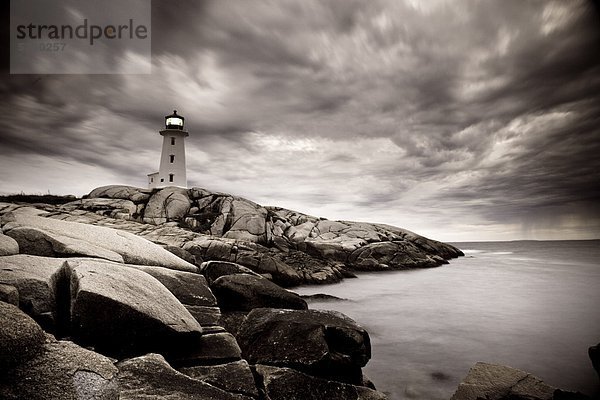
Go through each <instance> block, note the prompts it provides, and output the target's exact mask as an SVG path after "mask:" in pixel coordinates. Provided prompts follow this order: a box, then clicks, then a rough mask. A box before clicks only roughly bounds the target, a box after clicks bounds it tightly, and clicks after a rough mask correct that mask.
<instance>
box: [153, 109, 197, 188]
mask: <svg viewBox="0 0 600 400" xmlns="http://www.w3.org/2000/svg"><path fill="white" fill-rule="evenodd" d="M184 121H185V118H183V117H182V116H181V115H178V114H177V110H173V114H171V115H167V116H166V117H165V129H163V130H162V131H160V132H159V133H160V135H161V136H162V137H163V145H162V152H161V155H160V166H159V167H158V172H154V173H152V174H148V188H149V189H154V188H161V187H165V186H179V187H183V188H187V177H186V170H185V138H186V137H188V136H189V135H190V134H189V133H188V132H187V131H186V130H185V129H184V126H183V124H184Z"/></svg>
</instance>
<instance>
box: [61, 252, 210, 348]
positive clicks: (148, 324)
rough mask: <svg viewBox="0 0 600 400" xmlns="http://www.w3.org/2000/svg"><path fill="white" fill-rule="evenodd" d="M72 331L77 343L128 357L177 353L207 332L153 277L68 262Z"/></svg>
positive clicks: (100, 263) (103, 263) (115, 266)
mask: <svg viewBox="0 0 600 400" xmlns="http://www.w3.org/2000/svg"><path fill="white" fill-rule="evenodd" d="M69 266H70V267H71V271H70V274H71V278H70V282H71V284H70V286H71V331H72V334H73V337H74V338H76V340H77V341H78V343H82V344H85V345H90V346H94V347H95V348H96V349H97V350H98V351H100V352H101V353H104V354H109V355H111V356H117V357H123V356H132V355H139V354H144V353H145V352H150V351H156V352H160V353H162V354H178V353H180V352H182V351H185V350H186V347H187V346H194V344H195V343H197V341H198V340H199V338H200V336H201V333H202V328H201V327H200V325H199V324H198V322H197V321H196V320H195V319H194V317H193V316H192V315H191V314H190V313H189V312H188V311H187V310H186V309H185V307H184V306H183V305H182V304H181V303H180V302H179V301H178V300H177V298H176V297H175V296H174V295H173V294H172V293H171V292H169V290H167V288H165V287H164V286H163V285H162V284H161V283H160V282H159V281H158V280H157V279H155V278H154V277H152V276H151V275H149V274H147V273H145V272H142V271H139V270H137V269H134V268H127V267H123V266H121V265H120V264H116V263H110V262H106V261H101V260H91V259H90V260H77V261H69Z"/></svg>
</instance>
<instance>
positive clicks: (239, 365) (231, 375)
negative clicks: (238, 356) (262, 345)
mask: <svg viewBox="0 0 600 400" xmlns="http://www.w3.org/2000/svg"><path fill="white" fill-rule="evenodd" d="M179 371H180V372H182V373H184V374H185V375H187V376H189V377H190V378H194V379H197V380H199V381H202V382H206V383H208V384H210V385H213V386H216V387H218V388H220V389H223V390H225V391H227V392H232V393H240V394H243V395H245V396H250V397H253V398H256V397H258V390H257V389H256V384H255V383H254V377H253V375H252V371H251V370H250V366H249V365H248V362H246V360H239V361H234V362H230V363H227V364H217V365H198V366H194V367H188V368H181V369H180V370H179Z"/></svg>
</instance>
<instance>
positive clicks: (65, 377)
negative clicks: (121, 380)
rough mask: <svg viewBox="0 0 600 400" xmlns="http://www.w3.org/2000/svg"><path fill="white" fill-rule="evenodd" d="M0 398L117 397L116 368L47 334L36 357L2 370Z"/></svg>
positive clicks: (113, 399) (104, 399)
mask: <svg viewBox="0 0 600 400" xmlns="http://www.w3.org/2000/svg"><path fill="white" fill-rule="evenodd" d="M0 398H2V399H6V400H19V399H29V400H46V399H61V400H81V399H97V400H117V399H119V390H118V385H117V368H116V367H115V366H114V365H113V362H112V361H111V360H110V359H109V358H106V357H104V356H102V355H100V354H97V353H94V352H93V351H89V350H86V349H84V348H82V347H79V346H77V345H76V344H74V343H72V342H67V341H57V340H55V339H54V338H53V337H51V336H49V335H48V336H46V342H45V343H44V344H43V347H42V349H41V351H40V352H39V353H38V354H37V355H36V356H35V357H33V358H31V359H29V360H26V361H23V362H21V363H20V364H18V365H17V366H15V367H14V368H12V369H9V370H6V371H3V379H2V380H1V382H0Z"/></svg>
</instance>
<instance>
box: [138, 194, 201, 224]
mask: <svg viewBox="0 0 600 400" xmlns="http://www.w3.org/2000/svg"><path fill="white" fill-rule="evenodd" d="M190 204H191V203H190V199H189V197H188V195H187V190H186V189H182V188H178V187H167V188H164V189H162V190H159V191H158V192H156V193H154V194H153V195H152V197H150V201H148V204H147V205H146V208H145V209H144V222H145V223H147V224H156V225H158V224H164V223H165V222H168V221H180V220H182V219H183V218H184V217H185V215H186V214H187V213H188V211H189V210H190Z"/></svg>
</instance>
